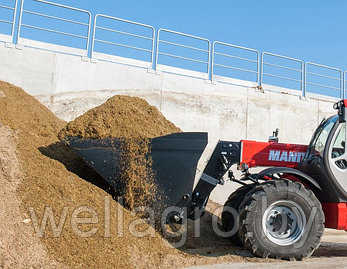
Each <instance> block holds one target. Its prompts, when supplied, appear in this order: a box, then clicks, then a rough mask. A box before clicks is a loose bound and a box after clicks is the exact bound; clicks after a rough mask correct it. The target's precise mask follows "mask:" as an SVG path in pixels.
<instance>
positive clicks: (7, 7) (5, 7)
mask: <svg viewBox="0 0 347 269" xmlns="http://www.w3.org/2000/svg"><path fill="white" fill-rule="evenodd" d="M0 7H1V8H4V9H10V10H14V7H9V6H3V5H0Z"/></svg>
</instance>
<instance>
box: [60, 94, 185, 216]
mask: <svg viewBox="0 0 347 269" xmlns="http://www.w3.org/2000/svg"><path fill="white" fill-rule="evenodd" d="M177 132H181V130H180V129H179V128H177V127H176V126H175V125H174V124H173V123H171V122H170V121H168V120H167V119H166V118H165V117H164V116H163V115H162V114H161V113H160V112H159V111H158V109H157V108H156V107H154V106H151V105H149V104H148V102H147V101H146V100H143V99H141V98H138V97H130V96H121V95H116V96H114V97H112V98H110V99H109V100H107V102H105V103H104V104H102V105H100V106H98V107H95V108H93V109H91V110H89V111H87V112H86V113H85V114H83V115H82V116H80V117H78V118H77V119H75V120H74V121H72V122H69V123H68V124H67V126H66V127H65V128H64V129H63V130H62V131H61V132H60V133H59V137H60V139H64V138H65V137H66V136H77V137H80V138H94V139H102V138H109V137H111V138H117V139H118V140H119V141H121V146H120V147H121V148H118V149H114V150H116V151H118V152H120V156H121V158H120V163H121V165H120V168H121V169H120V171H119V175H114V177H117V178H118V177H119V179H117V181H120V182H121V185H122V189H121V190H120V193H119V195H121V196H124V198H125V202H126V205H127V206H128V208H130V209H133V208H134V207H136V206H147V205H152V204H154V203H156V204H158V202H157V200H158V198H159V199H160V195H161V194H160V193H161V192H160V190H159V189H158V186H157V184H156V183H155V178H154V177H155V174H154V172H153V171H152V169H151V162H152V160H151V158H150V157H149V155H150V150H151V149H150V146H149V144H150V139H151V138H154V137H158V136H164V135H168V134H171V133H177Z"/></svg>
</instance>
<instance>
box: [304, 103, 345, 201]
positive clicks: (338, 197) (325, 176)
mask: <svg viewBox="0 0 347 269" xmlns="http://www.w3.org/2000/svg"><path fill="white" fill-rule="evenodd" d="M346 104H347V100H342V101H339V102H338V103H336V104H335V105H334V108H335V109H337V110H338V114H337V115H335V116H332V117H330V118H328V119H324V120H323V121H322V122H321V124H320V125H319V126H318V128H317V130H316V131H315V133H314V134H313V137H312V139H311V142H310V144H309V148H308V150H307V152H306V155H305V157H304V160H303V162H302V163H301V164H299V167H298V169H299V170H301V171H302V172H304V173H306V174H308V175H309V176H311V177H312V178H314V179H315V180H316V181H317V182H318V184H319V185H320V186H321V187H322V190H323V191H321V192H318V193H316V195H317V196H318V198H319V199H320V200H321V201H322V202H325V203H340V202H346V201H347V151H346V137H347V129H346Z"/></svg>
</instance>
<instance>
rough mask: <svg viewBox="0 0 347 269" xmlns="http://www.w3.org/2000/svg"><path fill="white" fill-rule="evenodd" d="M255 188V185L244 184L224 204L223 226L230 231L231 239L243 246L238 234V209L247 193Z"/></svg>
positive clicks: (233, 242)
mask: <svg viewBox="0 0 347 269" xmlns="http://www.w3.org/2000/svg"><path fill="white" fill-rule="evenodd" d="M252 188H254V185H248V186H242V187H241V188H238V189H237V190H236V191H234V192H233V193H232V194H231V195H230V196H229V198H228V200H227V201H226V202H225V204H224V209H223V212H222V228H223V230H224V231H225V232H230V234H231V235H230V237H229V238H230V240H231V242H232V244H233V245H235V246H242V242H241V240H240V237H239V234H238V228H239V227H238V211H239V207H240V204H241V203H242V201H243V199H244V198H245V196H246V194H247V193H248V192H249V191H251V190H252Z"/></svg>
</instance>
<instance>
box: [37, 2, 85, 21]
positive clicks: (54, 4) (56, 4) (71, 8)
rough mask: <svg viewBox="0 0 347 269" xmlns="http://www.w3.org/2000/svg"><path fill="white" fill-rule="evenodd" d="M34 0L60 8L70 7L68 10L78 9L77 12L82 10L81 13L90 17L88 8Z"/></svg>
mask: <svg viewBox="0 0 347 269" xmlns="http://www.w3.org/2000/svg"><path fill="white" fill-rule="evenodd" d="M34 1H36V2H39V3H44V4H47V5H52V6H57V7H62V8H66V9H70V10H75V11H79V12H82V13H87V14H88V15H89V16H90V17H91V13H90V12H89V11H88V10H84V9H80V8H75V7H70V6H65V5H62V4H58V3H53V2H48V1H45V0H34Z"/></svg>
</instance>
